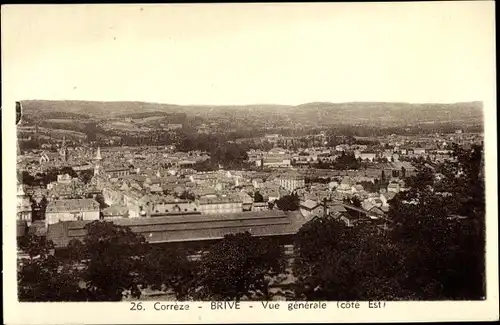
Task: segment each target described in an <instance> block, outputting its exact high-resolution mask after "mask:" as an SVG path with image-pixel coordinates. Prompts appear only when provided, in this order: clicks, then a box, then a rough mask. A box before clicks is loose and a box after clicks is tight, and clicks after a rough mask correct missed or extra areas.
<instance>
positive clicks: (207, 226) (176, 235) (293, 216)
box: [47, 210, 305, 250]
mask: <svg viewBox="0 0 500 325" xmlns="http://www.w3.org/2000/svg"><path fill="white" fill-rule="evenodd" d="M90 222H91V221H89V220H81V221H65V222H60V223H55V224H50V225H49V226H48V228H47V238H48V239H50V240H52V241H53V243H54V246H55V248H56V249H57V250H60V249H64V248H65V247H67V245H68V243H69V242H70V241H71V240H72V239H78V240H83V238H84V237H85V235H86V230H85V225H86V224H88V223H90ZM111 222H113V223H114V224H116V225H119V226H126V227H129V228H130V229H131V230H132V231H133V232H135V233H138V234H141V235H143V236H144V238H145V239H146V240H147V241H148V242H149V243H152V244H168V245H174V246H175V247H179V246H180V247H183V248H191V249H202V248H203V247H205V248H206V247H208V246H209V245H210V244H212V243H213V242H214V241H217V240H220V239H222V238H223V237H224V236H225V235H229V234H235V233H242V232H246V231H248V232H249V233H250V234H252V235H253V236H256V237H269V238H273V239H275V240H277V241H278V242H279V243H280V244H292V243H293V237H294V235H295V234H296V233H297V231H298V230H299V229H300V227H301V226H302V225H303V224H304V222H305V219H304V218H303V217H302V216H301V215H300V213H298V212H284V211H279V210H269V211H259V212H242V213H233V214H214V215H209V216H208V215H207V216H203V215H201V216H165V217H158V218H136V219H130V218H121V219H115V220H112V221H111Z"/></svg>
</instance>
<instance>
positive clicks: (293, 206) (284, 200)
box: [276, 193, 300, 211]
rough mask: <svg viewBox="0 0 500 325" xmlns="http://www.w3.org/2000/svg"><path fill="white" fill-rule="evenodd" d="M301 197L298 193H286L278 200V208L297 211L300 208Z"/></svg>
mask: <svg viewBox="0 0 500 325" xmlns="http://www.w3.org/2000/svg"><path fill="white" fill-rule="evenodd" d="M299 205H300V199H299V196H298V194H297V193H293V194H290V195H285V196H283V197H281V198H280V199H278V200H277V201H276V206H277V207H278V209H280V210H283V211H295V210H298V209H299Z"/></svg>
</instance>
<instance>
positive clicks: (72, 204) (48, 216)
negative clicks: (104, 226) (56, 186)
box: [45, 199, 99, 225]
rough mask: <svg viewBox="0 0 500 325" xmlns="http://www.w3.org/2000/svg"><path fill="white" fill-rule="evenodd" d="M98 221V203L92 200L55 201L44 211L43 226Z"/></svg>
mask: <svg viewBox="0 0 500 325" xmlns="http://www.w3.org/2000/svg"><path fill="white" fill-rule="evenodd" d="M74 220H99V203H98V202H97V201H96V200H94V199H71V200H55V201H51V202H49V203H48V205H47V208H46V210H45V224H46V225H50V224H54V223H58V222H61V221H74Z"/></svg>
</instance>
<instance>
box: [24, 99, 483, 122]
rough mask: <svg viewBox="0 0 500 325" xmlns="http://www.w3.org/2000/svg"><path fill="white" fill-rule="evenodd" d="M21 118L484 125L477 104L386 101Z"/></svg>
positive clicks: (92, 107) (109, 105)
mask: <svg viewBox="0 0 500 325" xmlns="http://www.w3.org/2000/svg"><path fill="white" fill-rule="evenodd" d="M22 105H23V110H24V111H23V114H24V115H25V116H26V117H27V118H28V119H32V118H35V117H36V119H42V120H48V119H75V120H81V119H86V118H87V119H94V120H102V119H109V118H113V119H122V118H146V117H152V116H165V115H169V114H179V113H182V114H186V116H187V117H195V116H197V117H201V118H203V119H207V120H214V121H225V122H227V123H233V124H234V123H236V124H238V123H239V124H243V125H245V124H249V123H252V124H255V123H256V124H265V123H269V122H270V121H271V122H273V123H278V124H282V125H299V124H300V125H318V126H324V125H332V124H339V123H340V124H353V125H357V124H366V125H409V124H419V123H446V122H450V121H451V122H456V123H465V124H470V123H478V124H481V123H482V119H483V112H482V110H483V105H482V103H481V102H466V103H454V104H432V103H428V104H410V103H390V102H350V103H328V102H317V103H306V104H302V105H297V106H287V105H267V104H265V105H243V106H236V105H235V106H213V105H199V106H181V105H173V104H159V103H145V102H96V101H49V100H26V101H22Z"/></svg>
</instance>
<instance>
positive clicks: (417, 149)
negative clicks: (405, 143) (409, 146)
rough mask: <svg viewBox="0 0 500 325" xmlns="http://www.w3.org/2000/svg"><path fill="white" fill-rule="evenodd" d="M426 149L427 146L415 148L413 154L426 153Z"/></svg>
mask: <svg viewBox="0 0 500 325" xmlns="http://www.w3.org/2000/svg"><path fill="white" fill-rule="evenodd" d="M425 153H426V149H425V148H414V149H413V154H415V155H425Z"/></svg>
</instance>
